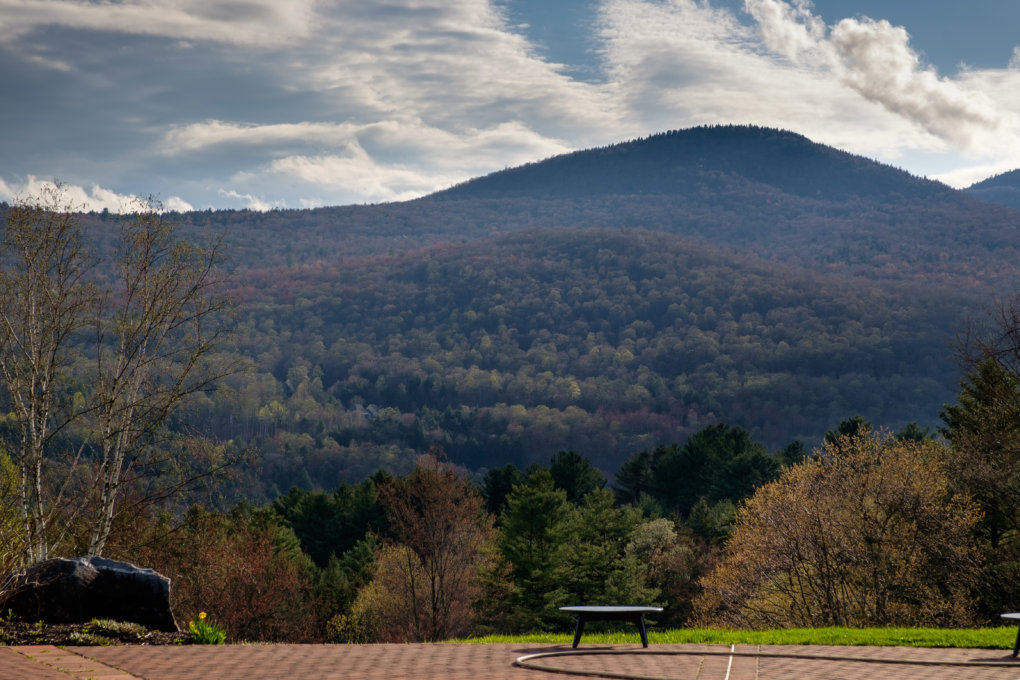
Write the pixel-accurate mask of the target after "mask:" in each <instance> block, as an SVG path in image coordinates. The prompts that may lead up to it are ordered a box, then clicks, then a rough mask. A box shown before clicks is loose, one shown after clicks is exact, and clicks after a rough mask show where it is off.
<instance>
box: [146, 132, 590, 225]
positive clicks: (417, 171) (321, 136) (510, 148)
mask: <svg viewBox="0 0 1020 680" xmlns="http://www.w3.org/2000/svg"><path fill="white" fill-rule="evenodd" d="M165 141H166V143H167V147H168V149H170V150H171V151H172V153H175V154H176V153H184V152H185V150H186V151H187V152H201V151H210V152H215V151H216V150H217V149H219V148H220V147H222V146H230V145H253V146H262V145H276V144H279V145H280V147H279V148H281V149H294V148H301V147H308V148H311V147H319V148H322V147H330V151H329V152H319V153H307V154H295V153H280V154H279V155H278V157H276V158H274V159H273V160H272V161H270V162H269V163H267V164H266V165H264V166H263V167H261V168H253V169H249V170H245V171H243V172H240V173H237V174H236V175H235V176H234V177H233V178H232V180H231V182H232V184H233V185H234V186H235V187H246V189H244V191H246V192H247V191H249V189H251V191H252V192H253V193H244V194H242V193H239V192H238V190H236V189H235V190H229V191H222V190H221V191H220V195H222V196H228V197H231V198H236V199H244V200H245V204H246V205H248V206H249V207H252V208H253V209H270V208H273V207H280V206H279V205H278V204H269V203H266V202H264V201H261V199H259V200H256V199H254V198H253V197H254V196H255V195H256V194H260V192H262V191H263V190H264V189H269V188H270V187H272V186H273V185H276V186H279V185H280V183H281V182H282V183H284V184H294V183H298V184H300V183H304V184H306V185H310V186H311V187H313V188H314V189H315V191H316V193H317V194H321V193H322V192H323V191H325V193H326V195H327V196H330V195H331V196H335V197H339V196H360V197H361V198H362V200H367V201H372V202H377V201H397V200H406V199H410V198H415V197H418V196H421V195H423V194H426V193H430V192H432V191H436V190H438V189H442V188H445V187H448V186H450V185H452V184H455V183H457V182H461V181H464V180H467V179H470V178H471V177H473V176H476V175H479V174H485V173H488V172H492V171H494V170H498V169H501V168H503V167H505V166H506V165H517V164H521V163H525V162H528V161H531V160H534V159H536V158H545V157H549V156H553V155H556V154H560V153H565V152H567V151H569V150H570V148H569V147H567V146H566V145H564V144H563V143H562V142H559V141H557V140H551V139H546V138H544V137H542V136H541V135H539V134H537V133H535V132H534V131H532V130H530V129H528V128H527V127H526V126H524V125H523V124H521V123H517V122H511V123H505V124H502V125H497V126H495V127H493V128H491V129H485V130H469V131H465V132H464V133H462V134H454V133H451V132H449V131H446V130H441V129H438V128H433V127H428V126H426V125H424V124H423V123H422V122H421V121H382V122H379V123H375V124H371V125H360V126H358V125H350V124H336V125H334V124H328V123H300V124H294V125H269V126H257V125H236V124H230V123H224V122H222V121H207V122H205V123H201V124H196V125H192V126H188V127H187V128H181V129H174V130H171V131H170V132H169V133H168V135H167V137H166V138H165ZM282 142H286V144H282ZM369 149H371V150H372V153H370V152H369ZM384 159H392V160H384ZM260 195H261V194H260ZM309 203H312V204H315V205H321V204H322V203H323V199H316V200H313V199H308V198H307V197H305V198H304V199H303V200H302V204H303V205H307V204H309ZM257 206H258V207H257Z"/></svg>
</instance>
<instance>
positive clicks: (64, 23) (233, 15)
mask: <svg viewBox="0 0 1020 680" xmlns="http://www.w3.org/2000/svg"><path fill="white" fill-rule="evenodd" d="M316 4H317V3H316V2H315V0H287V1H286V2H278V1H276V0H236V1H234V2H229V3H225V2H216V1H213V2H209V1H208V0H161V1H160V2H151V1H148V0H120V1H119V2H88V1H84V0H0V39H6V40H10V39H11V38H14V37H19V36H23V35H25V34H27V33H31V32H32V31H35V30H37V29H41V28H46V27H51V26H56V27H62V28H71V29H78V30H87V31H103V32H116V33H127V34H131V35H148V36H158V37H163V38H171V39H175V40H183V41H202V42H213V43H224V44H229V45H248V46H254V47H276V46H280V45H285V44H290V43H293V42H294V41H296V40H299V39H301V38H305V37H308V36H309V35H310V33H311V31H312V29H313V27H314V26H315V23H316V21H315V18H316V14H315V5H316Z"/></svg>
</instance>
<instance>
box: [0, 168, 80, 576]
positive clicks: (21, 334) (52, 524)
mask: <svg viewBox="0 0 1020 680" xmlns="http://www.w3.org/2000/svg"><path fill="white" fill-rule="evenodd" d="M0 257H2V260H0V261H2V264H3V267H2V269H0V296H2V297H0V374H2V377H3V380H4V386H5V387H6V388H7V393H8V397H9V399H10V402H11V410H12V413H13V416H14V421H15V423H16V425H15V429H16V432H17V434H16V437H15V441H14V442H13V445H12V451H11V454H12V458H13V460H14V463H15V465H16V466H17V467H18V470H19V472H20V484H19V487H20V488H19V502H20V506H21V507H20V514H21V524H22V531H23V540H22V543H23V546H24V558H25V560H26V561H28V562H32V561H37V560H42V559H45V558H46V557H47V556H48V555H49V551H50V546H51V544H52V543H53V542H55V541H57V540H59V536H53V535H51V534H52V533H53V532H54V530H56V529H58V525H63V526H65V527H66V525H67V522H66V521H58V520H66V519H67V518H66V517H64V514H65V513H67V512H69V511H71V507H70V506H68V505H67V504H65V503H63V502H62V501H63V500H64V499H65V498H66V492H67V490H68V488H69V486H68V482H67V480H68V479H70V476H68V477H65V482H64V483H63V484H58V485H57V490H56V491H55V492H54V491H53V489H52V486H53V485H54V484H57V482H56V481H55V480H52V479H49V478H48V465H47V462H48V458H50V457H51V454H52V452H51V449H52V448H53V447H54V445H55V444H56V442H57V437H58V436H60V435H61V434H62V433H63V432H64V431H65V430H66V428H67V427H68V425H70V424H71V423H72V422H73V421H74V420H76V419H77V418H78V416H80V415H81V409H80V408H78V409H76V408H75V404H74V399H73V394H72V393H71V392H70V391H69V390H67V389H66V387H67V384H66V383H67V379H68V377H69V374H70V369H71V363H72V361H73V356H74V352H73V351H72V343H73V341H74V340H75V338H76V336H77V335H78V334H80V333H81V332H82V331H84V330H85V328H86V324H87V322H88V320H89V318H90V315H91V314H92V310H93V309H94V308H95V302H96V299H95V291H94V288H93V287H92V286H91V285H90V284H89V283H88V278H89V275H90V273H91V270H92V263H91V261H90V258H89V257H88V255H87V252H86V249H85V247H84V244H83V238H82V233H81V226H80V224H79V222H78V219H77V217H76V216H75V215H74V213H73V212H72V210H71V208H70V206H68V205H67V204H66V203H65V202H63V198H62V196H61V195H60V192H59V190H58V189H56V188H53V189H50V190H47V191H44V193H43V194H42V195H41V196H40V197H39V199H38V201H37V202H36V203H28V202H23V203H19V204H17V205H15V206H14V207H12V208H10V209H9V210H8V212H7V219H6V230H5V233H4V239H3V251H2V255H0Z"/></svg>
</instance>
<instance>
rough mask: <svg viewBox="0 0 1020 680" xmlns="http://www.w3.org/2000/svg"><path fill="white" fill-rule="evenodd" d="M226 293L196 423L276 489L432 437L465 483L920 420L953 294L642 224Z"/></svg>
mask: <svg viewBox="0 0 1020 680" xmlns="http://www.w3.org/2000/svg"><path fill="white" fill-rule="evenodd" d="M248 284H249V285H248V287H247V288H245V289H244V290H243V291H242V292H241V293H242V294H243V295H244V296H245V298H244V300H243V304H242V305H241V306H240V309H241V310H242V315H241V316H240V317H239V332H238V334H237V347H236V350H237V352H238V353H239V354H240V355H242V356H246V357H251V358H252V359H253V361H252V364H251V369H250V371H249V372H247V373H244V374H241V375H237V376H234V377H231V378H229V379H228V380H226V381H225V383H224V384H223V386H221V388H220V389H219V390H218V391H217V392H216V393H214V394H212V395H210V396H209V399H208V401H207V402H206V405H205V409H204V410H203V412H202V417H203V419H205V420H206V422H207V423H208V424H209V426H210V428H209V429H211V430H212V431H213V432H214V433H216V434H217V435H218V436H219V437H220V438H221V439H223V440H233V441H235V442H246V443H249V444H252V445H254V446H256V447H257V449H258V450H259V451H260V452H261V455H260V458H261V460H262V465H263V468H262V478H263V480H264V481H265V482H268V483H269V484H275V485H276V488H277V489H286V488H289V486H291V485H293V484H299V485H302V486H309V482H311V484H312V485H314V486H317V487H318V486H324V487H328V486H330V485H332V484H336V483H339V482H340V481H342V480H344V479H358V478H361V477H363V476H364V475H367V474H369V473H371V472H373V471H374V469H375V468H376V467H378V464H379V462H381V461H387V463H388V464H392V465H395V466H396V467H395V469H398V470H402V469H404V468H403V467H401V466H402V465H407V464H409V463H410V461H412V460H413V458H414V452H416V451H421V450H423V449H425V448H428V447H429V446H430V445H433V444H438V445H441V446H442V447H443V448H444V449H445V451H446V452H447V454H448V455H449V456H450V458H451V459H452V460H454V461H455V462H458V463H461V464H463V465H465V466H467V467H469V468H471V469H480V468H486V467H492V466H495V465H502V464H505V463H508V462H512V463H515V464H517V465H520V466H522V467H523V466H526V465H527V464H529V463H531V462H534V461H539V460H544V459H547V458H548V457H549V456H550V455H552V454H553V453H555V452H556V451H557V450H560V449H576V450H578V451H582V452H584V454H585V455H587V456H588V457H589V458H590V459H591V460H592V461H593V462H594V463H595V464H596V465H597V466H598V467H600V468H602V469H603V470H606V471H611V470H614V469H615V468H616V467H617V466H618V465H619V463H620V461H621V460H622V459H623V458H624V457H625V456H627V455H629V454H630V453H633V452H634V451H636V450H639V449H641V448H642V447H646V446H655V445H657V444H662V443H672V442H683V441H684V440H686V438H687V437H688V436H690V435H691V434H692V433H693V432H695V431H697V430H698V429H700V428H701V427H703V426H704V425H707V424H711V423H713V422H719V421H720V420H722V421H724V422H727V423H731V424H736V425H740V426H741V427H744V428H746V429H748V430H749V431H750V432H751V433H752V434H753V436H755V437H756V438H758V439H760V440H761V441H763V442H765V443H766V444H767V445H768V446H769V447H770V448H772V449H778V448H781V447H783V446H785V445H786V444H788V443H789V442H790V441H791V440H794V439H802V440H805V441H807V442H808V443H817V441H819V440H820V438H821V435H822V434H823V433H824V432H825V430H826V428H828V427H831V426H832V424H833V423H834V422H838V421H839V420H840V419H841V418H842V417H845V416H847V415H851V414H855V413H860V414H863V415H865V416H866V417H868V418H869V419H871V420H872V421H873V422H876V423H881V424H884V425H888V426H890V427H900V426H902V425H904V424H905V423H907V422H910V421H914V420H916V421H921V422H923V423H925V424H927V425H931V424H932V423H933V422H934V421H935V420H936V419H937V416H938V410H939V408H940V407H941V405H942V404H943V403H945V402H947V401H949V400H950V399H951V397H952V394H953V390H954V387H955V386H954V384H953V381H952V375H953V366H952V364H951V362H950V361H948V355H949V352H950V347H949V343H950V340H951V337H952V333H953V330H954V329H955V328H957V327H958V326H959V324H961V323H962V311H963V310H964V309H966V305H967V303H968V302H969V301H970V299H969V298H967V297H966V296H965V295H963V294H949V293H946V292H945V291H939V292H935V291H932V290H931V289H930V288H928V287H925V286H922V285H919V284H906V283H901V284H895V285H892V284H887V285H885V286H878V285H876V284H870V283H867V282H863V281H859V280H848V279H843V278H839V277H833V276H831V275H822V274H812V273H810V272H805V271H803V270H799V269H794V268H791V267H789V266H785V265H780V264H774V263H767V262H761V261H753V260H752V261H749V260H748V259H747V258H746V257H742V256H740V255H738V254H734V253H733V252H732V251H728V250H725V249H720V248H718V247H714V246H706V245H702V244H698V243H694V242H690V241H683V240H679V239H677V238H676V237H671V236H668V235H665V234H661V233H655V232H648V231H643V230H626V231H624V230H595V229H560V230H556V231H554V232H548V231H545V230H528V231H521V232H517V233H514V234H512V235H506V236H501V237H499V238H496V239H494V240H492V241H486V242H471V243H468V244H463V245H450V246H442V247H434V248H431V249H427V250H423V251H418V252H415V253H413V254H409V255H401V256H392V257H382V256H380V257H371V258H363V259H361V260H359V261H358V262H351V261H348V262H346V263H345V265H344V266H328V265H325V264H320V265H317V266H314V267H304V268H294V269H292V270H277V269H272V270H267V271H265V272H250V273H249V276H248ZM264 291H271V295H267V294H266V293H265V292H264ZM947 301H948V302H950V303H952V304H947ZM266 492H267V493H269V494H270V495H272V493H273V492H272V491H270V490H268V489H267V491H266Z"/></svg>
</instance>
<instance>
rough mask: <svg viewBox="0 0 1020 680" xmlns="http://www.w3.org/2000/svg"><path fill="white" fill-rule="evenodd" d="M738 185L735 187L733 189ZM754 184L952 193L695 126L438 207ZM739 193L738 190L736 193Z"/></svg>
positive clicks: (835, 157) (826, 194)
mask: <svg viewBox="0 0 1020 680" xmlns="http://www.w3.org/2000/svg"><path fill="white" fill-rule="evenodd" d="M735 183H736V184H735ZM753 184H762V185H765V186H768V187H773V188H775V189H778V190H780V191H782V192H784V193H786V194H790V195H794V196H801V197H806V198H815V199H820V200H826V201H846V200H849V199H851V198H865V199H868V200H872V201H878V202H883V203H884V202H891V201H901V200H910V201H918V200H933V199H937V198H943V197H945V196H946V195H947V194H949V193H951V192H952V189H950V188H949V187H947V186H945V185H943V184H940V183H938V182H933V181H930V180H926V179H920V178H918V177H914V176H912V175H909V174H907V173H906V172H903V171H901V170H896V169H895V168H892V167H889V166H887V165H882V164H880V163H877V162H875V161H873V160H869V159H867V158H864V157H862V156H854V155H852V154H849V153H846V152H844V151H838V150H836V149H833V148H831V147H827V146H823V145H821V144H816V143H814V142H812V141H811V140H809V139H807V138H806V137H804V136H802V135H799V134H796V133H793V132H787V131H783V130H774V129H769V128H761V127H748V126H716V127H697V128H691V129H687V130H676V131H672V132H666V133H662V134H657V135H652V136H651V137H647V138H645V139H638V140H634V141H631V142H625V143H622V144H615V145H613V146H608V147H604V148H600V149H589V150H585V151H578V152H575V153H571V154H566V155H562V156H557V157H555V158H551V159H549V160H546V161H542V162H539V163H531V164H528V165H524V166H521V167H518V168H513V169H509V170H503V171H501V172H496V173H493V174H491V175H487V176H485V177H481V178H478V179H473V180H470V181H468V182H465V183H464V184H461V185H458V186H456V187H453V188H452V189H448V190H446V191H441V192H439V193H436V194H433V198H435V199H438V200H451V199H460V200H463V199H471V198H511V197H515V198H520V197H528V198H543V199H549V198H555V199H570V198H579V197H591V196H613V195H648V194H671V195H676V194H694V193H704V192H705V190H706V189H707V190H710V191H719V192H723V193H732V192H733V191H734V189H743V190H744V191H750V192H754V191H756V188H755V187H754V186H753ZM741 185H743V186H741Z"/></svg>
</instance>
